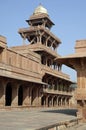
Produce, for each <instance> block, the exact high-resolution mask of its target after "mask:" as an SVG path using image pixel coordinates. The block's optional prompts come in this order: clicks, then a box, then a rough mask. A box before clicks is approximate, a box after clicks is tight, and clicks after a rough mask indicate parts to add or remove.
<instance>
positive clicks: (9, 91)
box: [5, 83, 12, 106]
mask: <svg viewBox="0 0 86 130" xmlns="http://www.w3.org/2000/svg"><path fill="white" fill-rule="evenodd" d="M11 102H12V87H11V83H8V84H7V86H6V91H5V106H11Z"/></svg>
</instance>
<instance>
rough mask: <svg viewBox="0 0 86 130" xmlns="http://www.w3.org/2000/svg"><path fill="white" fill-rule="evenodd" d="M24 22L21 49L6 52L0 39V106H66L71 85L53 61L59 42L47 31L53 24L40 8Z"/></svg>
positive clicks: (56, 56) (55, 57)
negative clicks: (26, 25)
mask: <svg viewBox="0 0 86 130" xmlns="http://www.w3.org/2000/svg"><path fill="white" fill-rule="evenodd" d="M26 22H27V23H28V24H29V27H27V28H22V29H19V34H20V35H21V37H22V38H23V45H21V46H15V47H11V48H8V47H7V46H6V41H5V40H6V39H5V38H4V37H2V36H0V50H1V51H0V82H1V86H0V89H1V93H0V106H2V107H3V106H11V107H18V106H48V107H50V106H53V107H54V106H69V105H70V103H71V99H72V93H71V89H70V85H71V84H72V82H71V80H70V77H69V75H67V74H64V73H63V72H62V71H61V66H62V64H61V63H58V62H57V61H56V60H55V59H58V58H59V57H60V55H58V54H57V48H58V45H59V44H60V43H61V41H60V39H59V38H57V37H56V36H55V35H54V34H53V33H51V31H50V28H51V27H52V26H53V25H54V23H53V22H52V21H51V20H50V18H49V15H48V12H47V10H46V9H45V8H44V7H43V6H42V5H39V6H38V7H37V8H36V9H35V11H34V13H33V14H32V16H31V17H30V19H29V20H26ZM26 40H27V41H28V43H27V44H26V43H25V41H26Z"/></svg>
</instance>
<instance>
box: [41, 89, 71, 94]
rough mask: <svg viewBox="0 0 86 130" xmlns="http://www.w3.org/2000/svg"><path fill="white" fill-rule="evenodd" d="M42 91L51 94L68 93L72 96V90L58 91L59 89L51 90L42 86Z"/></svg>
mask: <svg viewBox="0 0 86 130" xmlns="http://www.w3.org/2000/svg"><path fill="white" fill-rule="evenodd" d="M43 92H44V93H51V94H59V95H69V96H72V94H73V93H72V92H67V91H59V90H53V89H49V88H46V89H45V88H43Z"/></svg>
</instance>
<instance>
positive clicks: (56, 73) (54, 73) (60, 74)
mask: <svg viewBox="0 0 86 130" xmlns="http://www.w3.org/2000/svg"><path fill="white" fill-rule="evenodd" d="M42 70H43V71H44V72H45V73H48V74H51V75H52V76H55V77H59V78H62V79H65V80H68V81H71V80H70V77H69V75H67V74H64V73H63V72H61V71H58V70H54V69H52V68H50V67H48V66H46V65H42Z"/></svg>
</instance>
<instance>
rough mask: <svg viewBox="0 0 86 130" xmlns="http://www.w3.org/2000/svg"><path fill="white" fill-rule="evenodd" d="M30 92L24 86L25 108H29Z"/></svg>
mask: <svg viewBox="0 0 86 130" xmlns="http://www.w3.org/2000/svg"><path fill="white" fill-rule="evenodd" d="M28 92H29V89H28V87H27V86H23V106H28V105H29V100H28Z"/></svg>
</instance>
